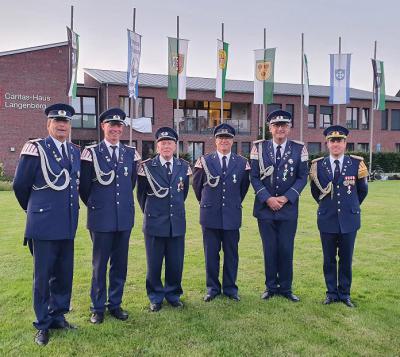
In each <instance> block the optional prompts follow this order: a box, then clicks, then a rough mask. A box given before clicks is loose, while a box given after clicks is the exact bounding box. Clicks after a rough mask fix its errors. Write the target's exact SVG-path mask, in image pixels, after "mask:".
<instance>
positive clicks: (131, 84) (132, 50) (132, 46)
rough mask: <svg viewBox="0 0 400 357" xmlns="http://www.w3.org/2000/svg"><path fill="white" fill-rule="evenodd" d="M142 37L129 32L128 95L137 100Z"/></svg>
mask: <svg viewBox="0 0 400 357" xmlns="http://www.w3.org/2000/svg"><path fill="white" fill-rule="evenodd" d="M141 47H142V36H141V35H139V34H137V33H136V32H133V31H131V30H128V78H127V82H128V94H129V97H133V98H135V99H137V97H138V82H139V63H140V54H141Z"/></svg>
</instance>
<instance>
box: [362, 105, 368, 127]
mask: <svg viewBox="0 0 400 357" xmlns="http://www.w3.org/2000/svg"><path fill="white" fill-rule="evenodd" d="M361 129H362V130H368V129H369V109H368V108H362V110H361Z"/></svg>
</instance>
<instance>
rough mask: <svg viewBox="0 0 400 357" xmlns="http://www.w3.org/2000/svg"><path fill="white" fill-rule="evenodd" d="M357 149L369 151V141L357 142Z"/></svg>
mask: <svg viewBox="0 0 400 357" xmlns="http://www.w3.org/2000/svg"><path fill="white" fill-rule="evenodd" d="M357 151H361V152H369V143H358V144H357Z"/></svg>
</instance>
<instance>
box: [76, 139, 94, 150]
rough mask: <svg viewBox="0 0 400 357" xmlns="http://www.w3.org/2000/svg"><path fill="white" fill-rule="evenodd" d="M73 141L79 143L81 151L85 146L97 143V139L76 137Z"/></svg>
mask: <svg viewBox="0 0 400 357" xmlns="http://www.w3.org/2000/svg"><path fill="white" fill-rule="evenodd" d="M72 142H73V143H74V144H76V145H79V146H80V149H81V151H82V150H83V149H84V148H85V146H89V145H94V144H97V141H96V140H75V139H73V140H72Z"/></svg>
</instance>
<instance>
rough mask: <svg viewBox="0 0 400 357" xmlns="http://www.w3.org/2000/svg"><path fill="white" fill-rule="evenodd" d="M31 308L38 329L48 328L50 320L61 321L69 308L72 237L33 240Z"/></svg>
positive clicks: (72, 261) (72, 263)
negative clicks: (33, 311)
mask: <svg viewBox="0 0 400 357" xmlns="http://www.w3.org/2000/svg"><path fill="white" fill-rule="evenodd" d="M32 243H33V244H32V246H33V259H34V274H33V308H34V310H35V315H36V321H35V322H34V323H33V325H34V326H35V327H36V328H37V329H38V330H47V329H49V328H51V326H52V323H53V322H61V321H64V319H65V318H64V314H66V313H67V312H68V311H69V307H70V302H71V291H72V277H73V270H74V240H73V239H65V240H37V239H34V240H33V241H32Z"/></svg>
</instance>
